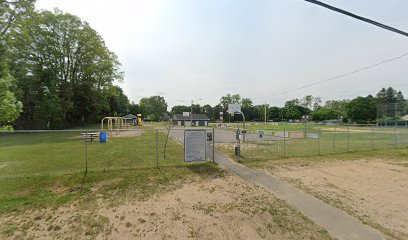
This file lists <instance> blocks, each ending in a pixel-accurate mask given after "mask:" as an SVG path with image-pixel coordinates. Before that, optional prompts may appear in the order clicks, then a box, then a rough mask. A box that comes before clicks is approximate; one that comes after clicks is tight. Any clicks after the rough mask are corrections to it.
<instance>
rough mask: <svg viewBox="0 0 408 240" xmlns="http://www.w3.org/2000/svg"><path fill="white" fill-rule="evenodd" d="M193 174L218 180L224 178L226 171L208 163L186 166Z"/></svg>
mask: <svg viewBox="0 0 408 240" xmlns="http://www.w3.org/2000/svg"><path fill="white" fill-rule="evenodd" d="M186 168H187V169H189V170H190V171H191V172H192V173H194V174H196V175H197V176H199V177H201V178H207V179H208V178H218V177H222V176H224V173H225V172H224V171H223V170H222V169H221V168H220V167H218V165H217V164H215V163H212V162H206V163H201V164H192V165H189V166H186Z"/></svg>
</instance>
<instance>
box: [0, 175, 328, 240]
mask: <svg viewBox="0 0 408 240" xmlns="http://www.w3.org/2000/svg"><path fill="white" fill-rule="evenodd" d="M107 202H108V201H106V200H105V199H102V198H100V199H97V201H96V203H94V204H89V205H86V206H82V205H81V204H78V203H76V204H71V205H69V206H64V207H60V208H58V209H43V210H36V211H30V212H24V213H11V214H9V215H6V216H1V218H0V226H1V227H0V237H1V238H2V239H15V238H33V239H40V238H41V239H57V238H63V239H65V238H72V239H277V240H280V239H282V240H283V239H299V240H300V239H331V238H330V237H329V236H328V234H327V233H326V232H325V231H324V230H323V229H321V228H320V227H318V226H317V225H315V224H314V223H312V222H311V221H310V220H308V219H307V218H305V217H303V216H302V215H301V214H299V213H298V212H296V211H295V210H293V209H291V208H290V207H288V206H287V205H286V204H285V203H284V202H282V201H280V200H278V199H276V198H275V197H274V196H273V195H272V194H271V193H269V192H267V191H266V190H265V189H263V188H261V187H258V186H254V185H249V184H247V183H245V182H243V181H242V180H241V179H239V178H238V177H236V176H233V175H230V174H226V176H224V177H219V178H213V179H205V180H199V181H197V180H194V181H191V182H190V183H184V184H183V185H182V186H181V187H179V188H176V189H173V190H171V191H164V192H161V193H159V194H156V195H154V196H153V197H151V198H150V199H148V200H146V201H132V200H128V201H126V202H125V203H121V204H119V205H116V206H111V205H110V204H108V203H107Z"/></svg>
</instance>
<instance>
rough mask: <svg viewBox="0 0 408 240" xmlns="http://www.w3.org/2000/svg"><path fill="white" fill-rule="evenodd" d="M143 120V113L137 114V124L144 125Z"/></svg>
mask: <svg viewBox="0 0 408 240" xmlns="http://www.w3.org/2000/svg"><path fill="white" fill-rule="evenodd" d="M142 123H143V120H142V114H140V113H139V114H137V126H142Z"/></svg>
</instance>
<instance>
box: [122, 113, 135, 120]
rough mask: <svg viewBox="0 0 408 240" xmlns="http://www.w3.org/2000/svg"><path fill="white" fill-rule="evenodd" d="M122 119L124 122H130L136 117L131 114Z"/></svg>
mask: <svg viewBox="0 0 408 240" xmlns="http://www.w3.org/2000/svg"><path fill="white" fill-rule="evenodd" d="M122 118H123V119H125V120H132V119H136V118H137V116H136V115H133V114H128V115H126V116H123V117H122Z"/></svg>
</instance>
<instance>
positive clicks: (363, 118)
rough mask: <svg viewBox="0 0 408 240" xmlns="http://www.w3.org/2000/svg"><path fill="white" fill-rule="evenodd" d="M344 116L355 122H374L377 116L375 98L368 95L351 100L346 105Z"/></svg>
mask: <svg viewBox="0 0 408 240" xmlns="http://www.w3.org/2000/svg"><path fill="white" fill-rule="evenodd" d="M346 117H347V118H348V119H349V120H350V121H352V122H356V123H362V124H363V123H374V122H375V120H376V117H377V107H376V99H375V98H374V97H373V96H371V95H368V96H367V97H357V98H355V99H353V100H351V101H350V102H349V103H348V104H347V106H346Z"/></svg>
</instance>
